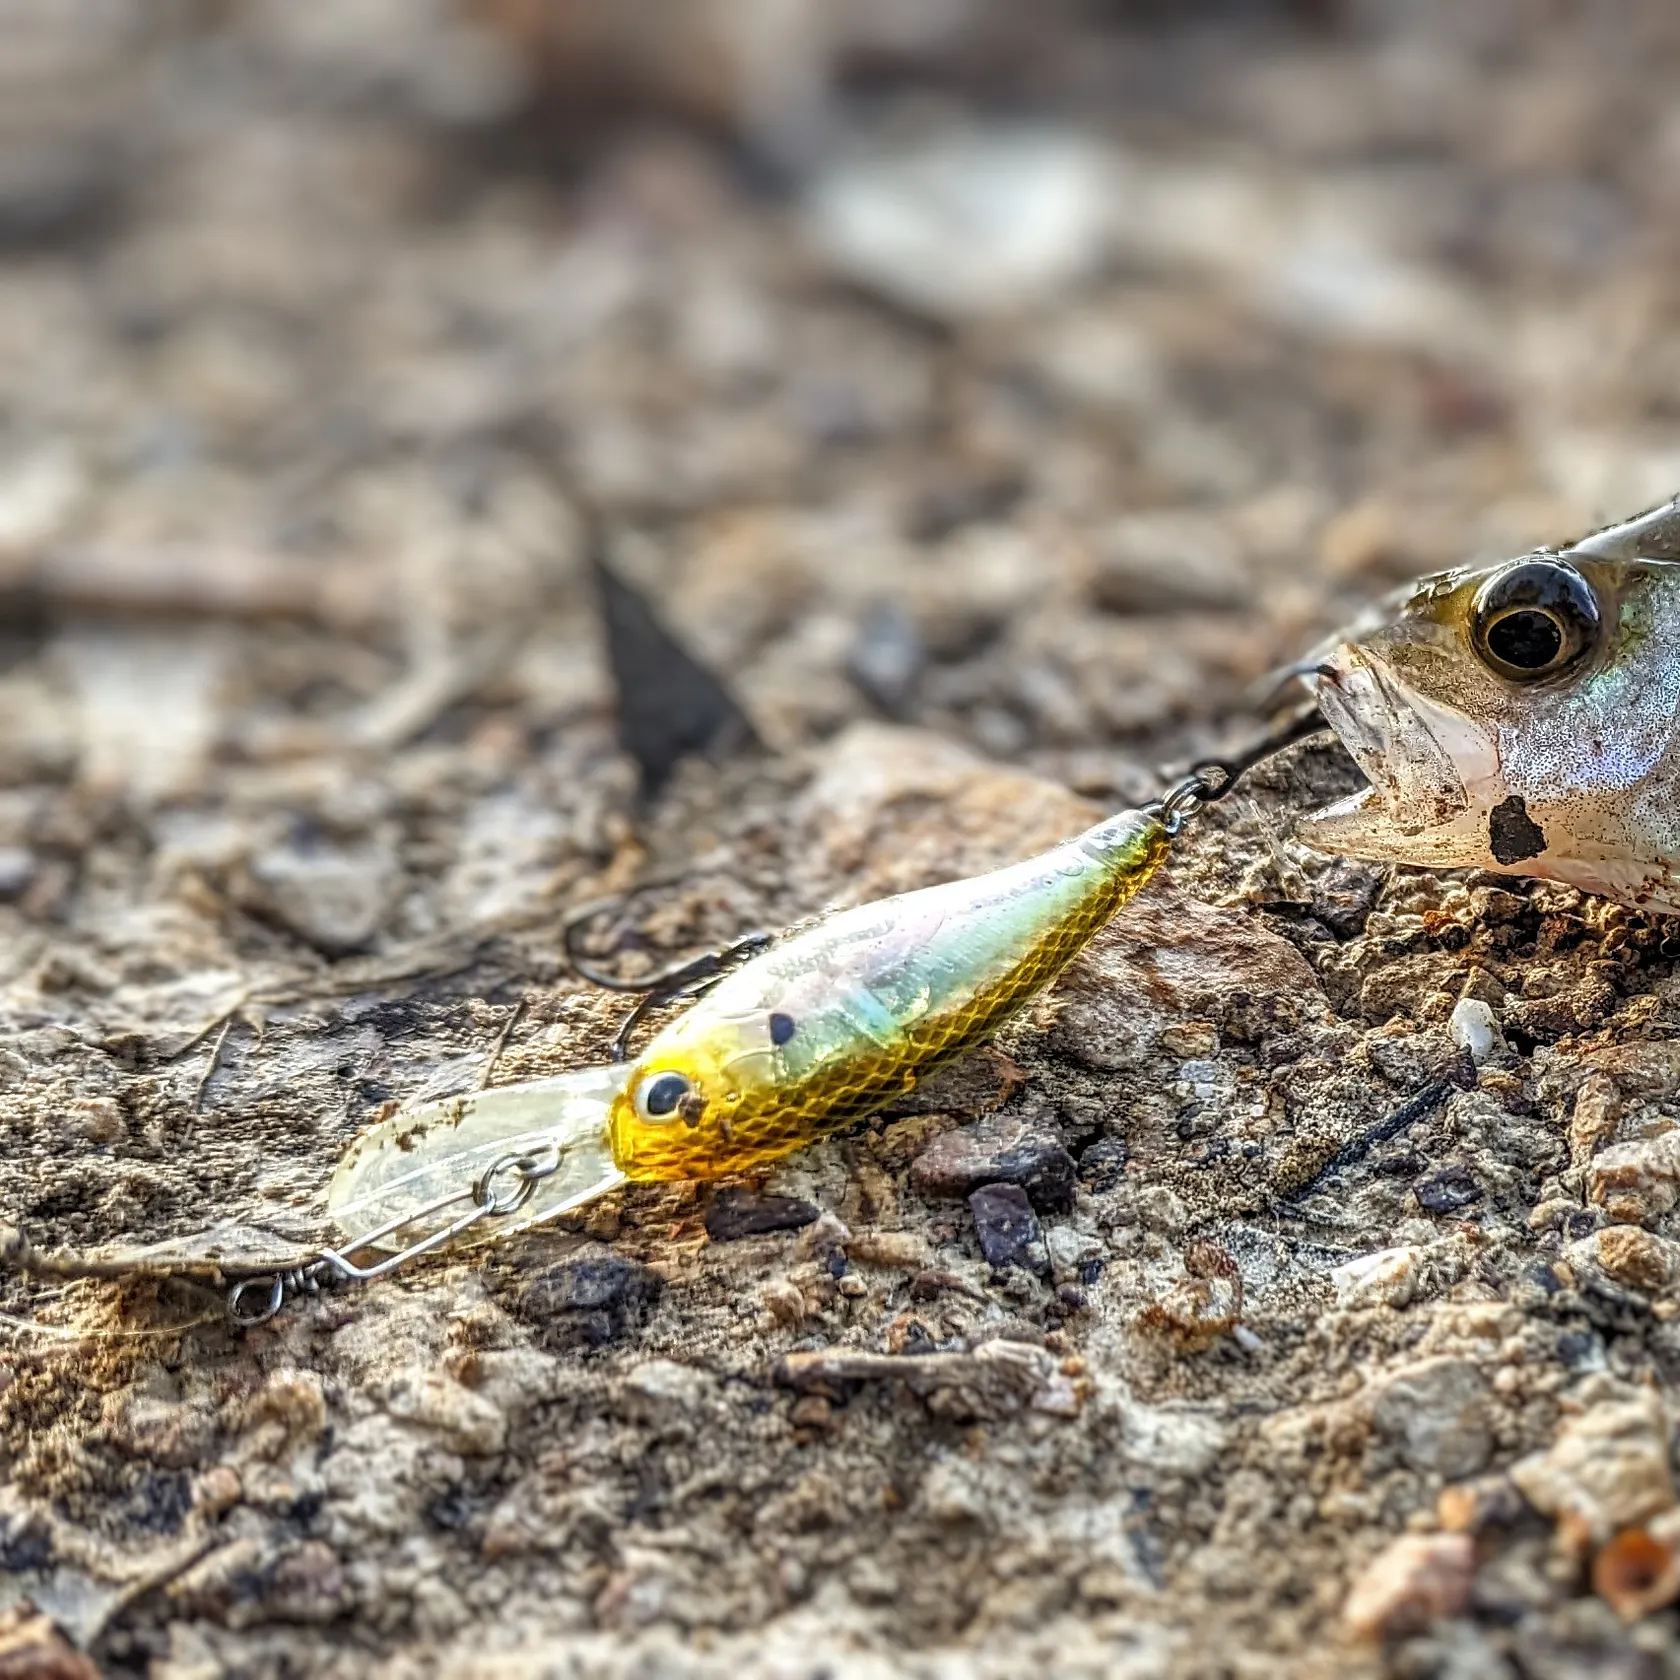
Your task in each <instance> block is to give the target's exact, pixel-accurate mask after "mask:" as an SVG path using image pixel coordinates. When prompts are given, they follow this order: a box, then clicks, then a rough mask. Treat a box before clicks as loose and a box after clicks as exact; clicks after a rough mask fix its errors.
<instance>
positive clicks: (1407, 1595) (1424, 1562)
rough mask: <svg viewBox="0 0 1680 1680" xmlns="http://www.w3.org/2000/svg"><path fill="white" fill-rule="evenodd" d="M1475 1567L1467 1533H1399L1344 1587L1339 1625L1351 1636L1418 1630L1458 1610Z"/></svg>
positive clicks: (1461, 1609) (1383, 1636)
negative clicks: (1346, 1589)
mask: <svg viewBox="0 0 1680 1680" xmlns="http://www.w3.org/2000/svg"><path fill="white" fill-rule="evenodd" d="M1475 1568H1476V1549H1475V1544H1474V1542H1473V1541H1472V1540H1471V1539H1470V1537H1469V1535H1467V1534H1403V1535H1401V1536H1400V1538H1399V1539H1398V1540H1394V1541H1391V1542H1390V1543H1389V1545H1388V1546H1386V1547H1385V1548H1384V1549H1383V1550H1382V1551H1380V1552H1378V1553H1377V1555H1376V1556H1375V1557H1374V1558H1372V1560H1371V1561H1370V1562H1369V1563H1368V1564H1367V1565H1366V1566H1365V1568H1364V1569H1363V1570H1362V1571H1361V1572H1360V1574H1359V1576H1358V1578H1357V1579H1356V1580H1355V1581H1354V1583H1353V1585H1352V1587H1351V1588H1349V1590H1348V1595H1347V1600H1346V1602H1345V1603H1344V1604H1343V1606H1342V1625H1343V1626H1344V1627H1345V1628H1346V1629H1347V1631H1348V1632H1349V1633H1350V1634H1352V1635H1353V1637H1354V1638H1355V1639H1366V1640H1386V1639H1398V1638H1403V1637H1405V1636H1406V1635H1409V1634H1417V1633H1422V1632H1424V1631H1426V1630H1427V1629H1428V1628H1429V1627H1430V1626H1431V1625H1432V1624H1434V1623H1435V1622H1438V1621H1444V1620H1446V1619H1447V1618H1448V1617H1451V1616H1458V1615H1462V1614H1463V1613H1464V1611H1465V1610H1466V1609H1467V1608H1468V1606H1469V1603H1470V1585H1471V1581H1472V1580H1473V1578H1474V1575H1475Z"/></svg>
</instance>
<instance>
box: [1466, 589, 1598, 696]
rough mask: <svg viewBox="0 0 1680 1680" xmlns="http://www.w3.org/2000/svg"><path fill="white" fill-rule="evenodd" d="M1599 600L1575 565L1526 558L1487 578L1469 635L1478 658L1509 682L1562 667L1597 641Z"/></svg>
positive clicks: (1530, 679) (1534, 679)
mask: <svg viewBox="0 0 1680 1680" xmlns="http://www.w3.org/2000/svg"><path fill="white" fill-rule="evenodd" d="M1600 624H1601V621H1600V617H1599V610H1598V598H1597V596H1595V595H1594V594H1593V592H1592V588H1591V586H1590V585H1589V584H1588V583H1587V580H1586V579H1585V578H1584V577H1582V576H1581V574H1580V573H1579V572H1578V571H1576V570H1575V568H1574V567H1573V566H1566V565H1564V564H1563V562H1562V561H1561V560H1525V561H1523V562H1521V563H1520V564H1519V565H1515V566H1509V567H1507V568H1506V569H1505V570H1504V571H1502V572H1500V573H1498V574H1497V575H1495V576H1494V577H1491V578H1489V579H1488V581H1487V582H1486V583H1484V584H1483V585H1482V587H1481V590H1480V591H1479V592H1478V594H1477V596H1476V604H1475V608H1474V610H1473V612H1472V615H1471V620H1470V635H1471V639H1472V641H1473V642H1474V644H1475V648H1476V652H1477V654H1478V655H1479V656H1480V658H1481V660H1482V662H1483V663H1484V664H1485V665H1487V666H1489V667H1490V668H1491V669H1492V670H1494V671H1497V672H1498V673H1499V675H1500V676H1502V677H1508V678H1510V680H1511V681H1512V682H1524V683H1526V682H1538V681H1539V680H1540V679H1541V678H1542V677H1553V676H1556V675H1557V674H1558V673H1559V672H1560V671H1566V670H1568V668H1569V667H1570V666H1571V665H1573V664H1574V663H1575V662H1576V661H1577V660H1578V659H1580V658H1581V657H1582V655H1583V654H1586V653H1589V652H1590V651H1591V650H1592V649H1593V648H1594V647H1595V646H1596V645H1597V643H1598V637H1599V630H1600Z"/></svg>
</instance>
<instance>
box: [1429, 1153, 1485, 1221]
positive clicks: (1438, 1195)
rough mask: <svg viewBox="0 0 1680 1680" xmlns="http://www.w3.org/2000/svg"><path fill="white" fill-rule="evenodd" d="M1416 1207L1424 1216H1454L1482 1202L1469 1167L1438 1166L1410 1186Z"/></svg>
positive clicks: (1480, 1188) (1478, 1188) (1479, 1191)
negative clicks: (1445, 1214)
mask: <svg viewBox="0 0 1680 1680" xmlns="http://www.w3.org/2000/svg"><path fill="white" fill-rule="evenodd" d="M1412 1194H1413V1195H1414V1196H1416V1197H1417V1201H1418V1206H1419V1207H1421V1208H1422V1209H1423V1210H1424V1211H1425V1212H1426V1213H1457V1212H1458V1210H1459V1209H1460V1208H1467V1207H1469V1206H1470V1204H1471V1203H1472V1202H1477V1201H1480V1200H1481V1197H1482V1187H1481V1186H1480V1185H1479V1184H1478V1183H1477V1182H1476V1181H1475V1179H1474V1178H1472V1177H1471V1176H1470V1169H1469V1168H1468V1167H1463V1166H1458V1165H1452V1166H1446V1167H1437V1168H1436V1169H1435V1171H1434V1172H1432V1173H1425V1174H1424V1175H1423V1177H1422V1178H1420V1179H1418V1180H1417V1181H1416V1183H1414V1184H1413V1185H1412Z"/></svg>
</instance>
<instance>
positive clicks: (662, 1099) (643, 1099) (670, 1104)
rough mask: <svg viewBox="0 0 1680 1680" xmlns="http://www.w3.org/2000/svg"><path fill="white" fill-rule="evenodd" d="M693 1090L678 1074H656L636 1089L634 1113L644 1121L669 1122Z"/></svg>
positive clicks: (690, 1082)
mask: <svg viewBox="0 0 1680 1680" xmlns="http://www.w3.org/2000/svg"><path fill="white" fill-rule="evenodd" d="M693 1089H694V1085H693V1083H692V1081H690V1080H688V1079H686V1078H684V1076H683V1075H682V1074H680V1073H656V1074H654V1075H652V1077H651V1078H648V1079H644V1080H643V1081H642V1082H641V1084H640V1085H639V1086H638V1087H637V1088H636V1112H637V1113H638V1114H639V1115H641V1117H642V1118H643V1119H644V1120H669V1119H670V1118H671V1116H672V1115H674V1114H675V1113H676V1112H677V1108H678V1106H679V1105H680V1104H681V1102H682V1100H683V1098H684V1097H686V1096H687V1095H688V1094H689V1092H690V1091H692V1090H693Z"/></svg>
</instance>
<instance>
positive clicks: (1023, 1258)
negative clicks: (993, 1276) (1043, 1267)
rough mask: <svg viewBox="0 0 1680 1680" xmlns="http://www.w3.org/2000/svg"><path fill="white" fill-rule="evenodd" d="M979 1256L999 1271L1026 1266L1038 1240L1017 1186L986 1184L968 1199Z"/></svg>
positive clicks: (1034, 1222) (1035, 1222) (1034, 1219)
mask: <svg viewBox="0 0 1680 1680" xmlns="http://www.w3.org/2000/svg"><path fill="white" fill-rule="evenodd" d="M968 1206H969V1211H970V1212H971V1213H972V1214H973V1215H974V1228H975V1230H976V1231H977V1232H978V1233H979V1237H980V1252H981V1253H982V1254H984V1255H985V1257H986V1259H987V1260H988V1261H989V1262H990V1263H991V1264H992V1265H993V1266H995V1267H997V1268H998V1269H999V1270H1000V1271H1001V1270H1002V1269H1004V1268H1005V1267H1008V1266H1026V1265H1028V1264H1029V1251H1030V1249H1031V1248H1032V1247H1033V1245H1034V1244H1036V1243H1037V1242H1039V1240H1040V1232H1039V1226H1038V1219H1037V1216H1036V1215H1035V1214H1034V1213H1033V1210H1032V1203H1031V1202H1030V1201H1029V1200H1028V1199H1027V1193H1026V1191H1025V1190H1023V1189H1022V1188H1021V1186H1020V1185H1018V1184H986V1185H982V1186H981V1188H980V1189H978V1190H976V1191H975V1192H974V1193H973V1195H971V1196H970V1197H969V1198H968Z"/></svg>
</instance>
